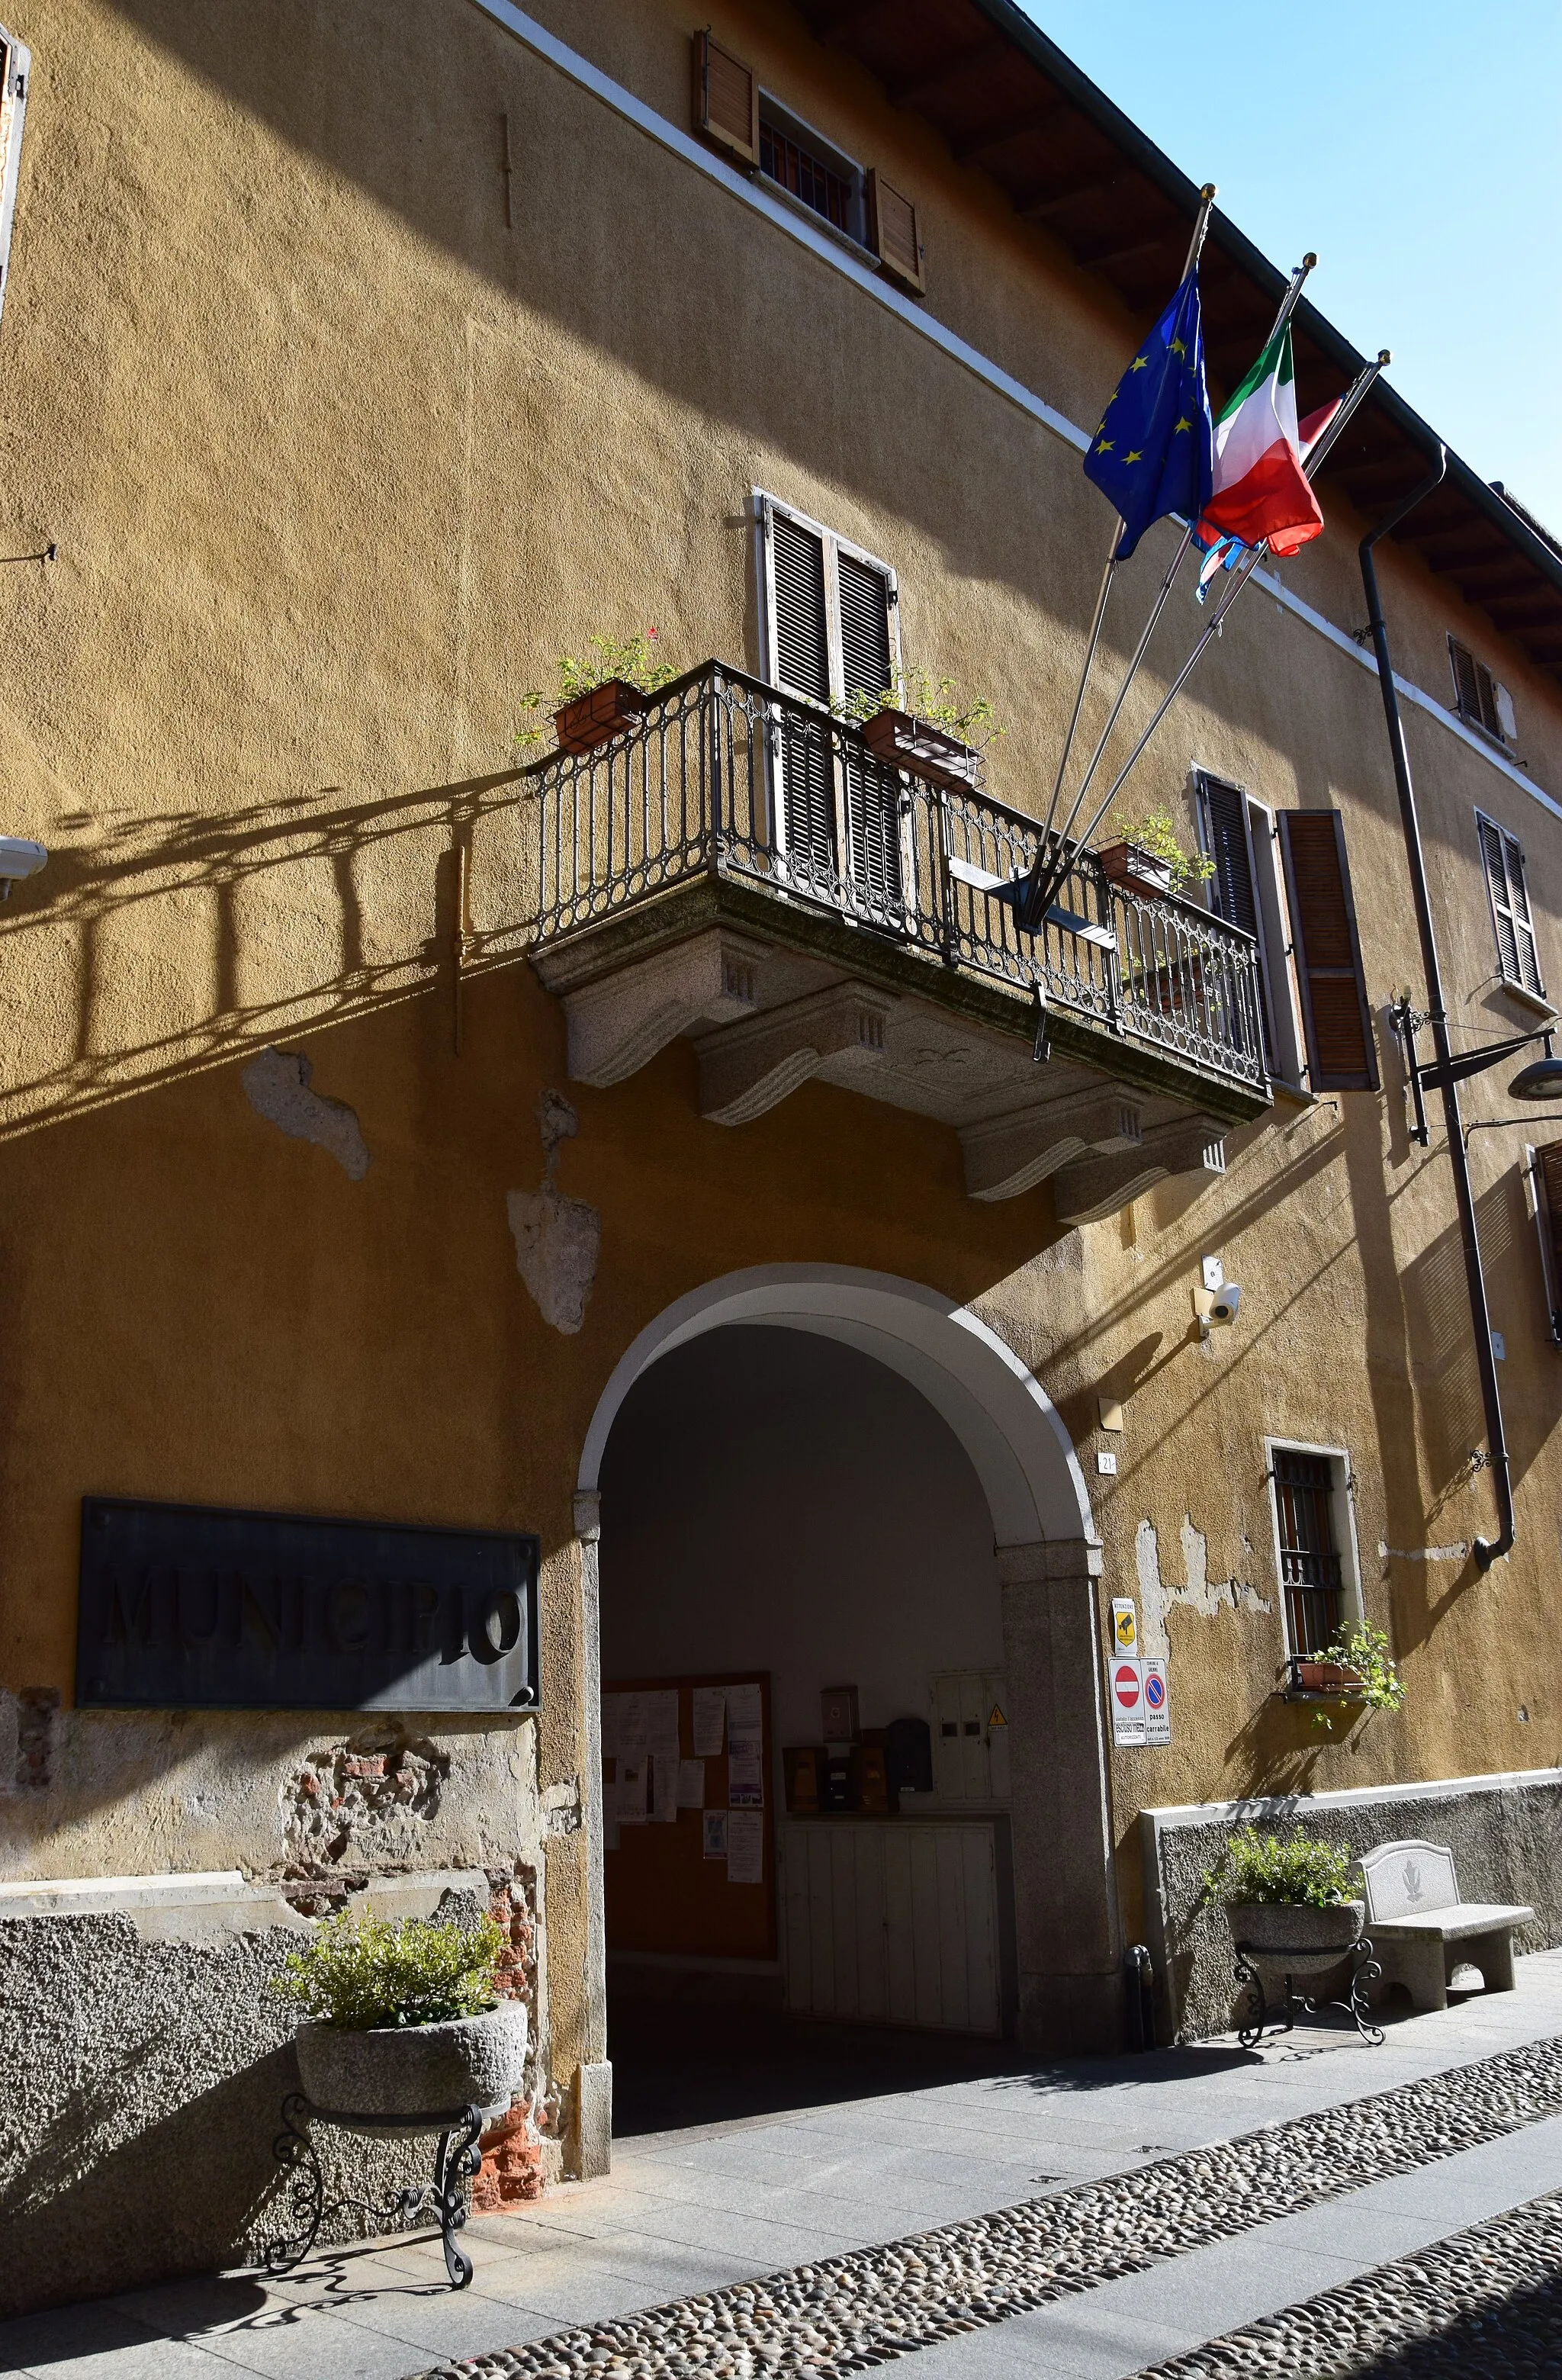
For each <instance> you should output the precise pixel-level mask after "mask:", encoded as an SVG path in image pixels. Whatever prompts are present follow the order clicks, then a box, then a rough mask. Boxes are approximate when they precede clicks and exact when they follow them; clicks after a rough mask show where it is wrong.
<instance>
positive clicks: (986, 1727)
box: [928, 1670, 1009, 1803]
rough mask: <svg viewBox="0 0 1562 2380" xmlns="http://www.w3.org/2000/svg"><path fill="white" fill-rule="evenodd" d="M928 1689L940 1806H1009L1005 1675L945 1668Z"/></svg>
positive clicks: (936, 1785) (1007, 1712) (997, 1672)
mask: <svg viewBox="0 0 1562 2380" xmlns="http://www.w3.org/2000/svg"><path fill="white" fill-rule="evenodd" d="M928 1686H929V1690H930V1693H931V1696H932V1704H933V1780H934V1786H935V1789H936V1791H937V1792H938V1799H939V1802H940V1803H951V1802H966V1803H994V1802H1007V1801H1008V1799H1009V1689H1008V1686H1007V1684H1006V1682H1005V1680H1004V1675H1003V1671H1002V1670H940V1671H939V1672H938V1674H937V1675H936V1676H935V1677H933V1678H931V1679H929V1681H928Z"/></svg>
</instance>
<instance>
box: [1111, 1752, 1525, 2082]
mask: <svg viewBox="0 0 1562 2380" xmlns="http://www.w3.org/2000/svg"><path fill="white" fill-rule="evenodd" d="M1139 1827H1140V1844H1141V1850H1142V1852H1143V1856H1144V1909H1145V1927H1146V1935H1147V1939H1148V1942H1149V1948H1150V1955H1151V1958H1152V1959H1153V1960H1154V1961H1155V1968H1156V2000H1157V2007H1158V2010H1159V2029H1160V2032H1161V2037H1162V2038H1163V2040H1168V2041H1195V2040H1198V2039H1200V2038H1201V2037H1202V2036H1204V2035H1205V2034H1212V2033H1224V2032H1226V2031H1227V2030H1229V2027H1230V2026H1231V2025H1232V2024H1233V2022H1235V2020H1236V2012H1237V2009H1238V2005H1239V2001H1240V1998H1241V1995H1240V1993H1239V1991H1238V1987H1237V1984H1236V1980H1235V1977H1234V1976H1233V1973H1232V1961H1231V1941H1230V1935H1229V1930H1228V1928H1227V1925H1226V1919H1225V1914H1224V1912H1223V1911H1222V1910H1220V1909H1219V1908H1218V1907H1214V1908H1211V1907H1206V1906H1205V1900H1204V1878H1205V1872H1206V1871H1207V1870H1208V1869H1211V1868H1214V1867H1216V1866H1217V1864H1218V1863H1219V1860H1220V1856H1221V1853H1222V1851H1223V1849H1224V1847H1225V1844H1226V1842H1227V1840H1228V1838H1229V1836H1230V1835H1231V1833H1232V1832H1233V1830H1234V1829H1235V1828H1238V1827H1256V1828H1259V1829H1260V1830H1261V1831H1262V1832H1265V1833H1272V1832H1277V1831H1278V1832H1285V1831H1289V1830H1290V1828H1296V1827H1300V1828H1303V1829H1304V1830H1305V1831H1306V1832H1307V1833H1308V1834H1311V1835H1315V1836H1316V1837H1318V1839H1319V1840H1322V1841H1326V1842H1331V1843H1349V1844H1350V1848H1351V1850H1352V1851H1353V1852H1365V1851H1371V1850H1373V1849H1374V1847H1375V1846H1376V1845H1377V1844H1379V1843H1391V1842H1398V1841H1400V1840H1405V1839H1413V1840H1421V1841H1424V1842H1434V1843H1447V1845H1448V1846H1449V1848H1450V1849H1451V1850H1452V1852H1453V1855H1454V1866H1455V1870H1456V1872H1457V1874H1458V1876H1459V1892H1460V1894H1461V1895H1462V1897H1463V1898H1464V1899H1465V1900H1504V1901H1522V1902H1527V1903H1528V1904H1529V1906H1530V1907H1531V1908H1532V1909H1533V1910H1534V1913H1535V1923H1534V1924H1533V1925H1531V1926H1526V1927H1525V1928H1524V1929H1523V1931H1522V1932H1521V1933H1520V1935H1518V1936H1517V1937H1515V1947H1516V1948H1517V1949H1520V1950H1542V1949H1548V1948H1549V1947H1550V1946H1551V1945H1552V1944H1554V1943H1556V1942H1562V1769H1556V1768H1532V1769H1524V1770H1521V1771H1520V1772H1519V1773H1517V1774H1515V1775H1512V1776H1505V1777H1451V1778H1440V1779H1435V1780H1434V1781H1433V1782H1431V1783H1429V1784H1424V1785H1388V1786H1380V1787H1377V1788H1375V1789H1374V1788H1372V1787H1365V1786H1362V1787H1353V1788H1351V1789H1350V1791H1346V1792H1340V1793H1312V1794H1296V1795H1288V1796H1284V1797H1277V1798H1274V1799H1267V1800H1263V1801H1253V1802H1205V1803H1186V1804H1183V1805H1181V1806H1180V1807H1177V1808H1172V1809H1164V1810H1144V1811H1142V1812H1141V1813H1140V1818H1139Z"/></svg>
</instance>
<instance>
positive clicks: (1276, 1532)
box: [1264, 1438, 1363, 1661]
mask: <svg viewBox="0 0 1562 2380" xmlns="http://www.w3.org/2000/svg"><path fill="white" fill-rule="evenodd" d="M1277 1454H1313V1455H1321V1456H1322V1457H1323V1458H1324V1459H1325V1461H1326V1463H1328V1466H1329V1517H1330V1519H1331V1520H1332V1521H1333V1524H1334V1539H1335V1544H1336V1546H1337V1548H1338V1552H1339V1613H1340V1621H1341V1624H1342V1625H1343V1626H1344V1627H1347V1628H1350V1627H1357V1628H1359V1627H1360V1626H1361V1625H1362V1613H1363V1605H1362V1562H1361V1554H1360V1550H1359V1548H1358V1547H1357V1543H1356V1480H1355V1474H1354V1473H1353V1472H1352V1470H1351V1468H1350V1450H1349V1449H1348V1448H1346V1447H1343V1446H1314V1445H1312V1444H1310V1443H1309V1441H1308V1440H1307V1439H1304V1438H1266V1439H1265V1440H1264V1473H1265V1480H1266V1482H1267V1484H1268V1488H1269V1529H1270V1536H1271V1542H1272V1545H1273V1548H1274V1556H1275V1592H1276V1596H1277V1598H1278V1602H1279V1611H1280V1638H1281V1642H1282V1644H1283V1645H1284V1646H1285V1657H1286V1658H1287V1660H1288V1661H1298V1660H1304V1659H1305V1658H1306V1657H1307V1655H1308V1654H1309V1653H1311V1652H1313V1651H1314V1650H1315V1647H1314V1646H1313V1645H1293V1644H1292V1643H1291V1641H1290V1612H1289V1610H1288V1609H1287V1605H1286V1578H1285V1564H1284V1562H1283V1560H1281V1557H1280V1500H1279V1497H1278V1496H1277V1493H1276V1490H1275V1457H1276V1455H1277Z"/></svg>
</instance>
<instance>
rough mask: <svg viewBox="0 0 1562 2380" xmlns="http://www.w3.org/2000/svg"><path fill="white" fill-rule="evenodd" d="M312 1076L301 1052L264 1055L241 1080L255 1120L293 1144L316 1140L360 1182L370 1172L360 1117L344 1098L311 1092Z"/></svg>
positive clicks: (245, 1071)
mask: <svg viewBox="0 0 1562 2380" xmlns="http://www.w3.org/2000/svg"><path fill="white" fill-rule="evenodd" d="M313 1074H314V1067H313V1064H312V1063H311V1062H310V1061H309V1059H308V1058H306V1057H305V1055H304V1053H303V1051H302V1050H261V1052H260V1056H259V1057H258V1058H252V1059H251V1060H250V1062H249V1063H248V1066H246V1068H245V1069H244V1072H243V1074H242V1075H241V1076H240V1077H239V1079H240V1081H241V1082H242V1083H243V1085H244V1095H245V1097H246V1099H248V1101H249V1104H250V1106H251V1107H252V1108H253V1109H254V1111H255V1112H256V1114H257V1115H260V1116H264V1117H265V1119H266V1122H267V1123H274V1124H275V1125H276V1127H277V1129H278V1131H279V1132H285V1133H286V1134H287V1135H288V1137H289V1138H290V1139H292V1140H309V1141H312V1142H313V1143H314V1145H315V1147H317V1148H323V1149H324V1150H325V1151H326V1153H327V1154H328V1155H329V1156H331V1157H333V1158H334V1159H335V1160H336V1162H337V1164H338V1165H339V1166H340V1167H341V1169H342V1171H343V1172H344V1173H345V1175H346V1177H347V1179H348V1181H349V1182H361V1181H362V1180H363V1177H364V1175H365V1174H366V1173H367V1172H368V1171H369V1150H368V1148H367V1147H366V1146H365V1144H364V1137H363V1134H362V1133H361V1132H360V1131H359V1129H358V1120H357V1116H356V1115H355V1114H354V1112H353V1111H352V1109H351V1108H350V1107H349V1106H348V1105H347V1103H346V1101H345V1099H326V1098H324V1097H323V1096H322V1095H321V1093H320V1092H319V1091H311V1090H310V1088H309V1082H310V1078H311V1077H312V1075H313Z"/></svg>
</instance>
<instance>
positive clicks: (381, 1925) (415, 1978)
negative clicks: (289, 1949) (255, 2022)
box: [272, 1910, 504, 2033]
mask: <svg viewBox="0 0 1562 2380" xmlns="http://www.w3.org/2000/svg"><path fill="white" fill-rule="evenodd" d="M503 1948H504V1937H503V1933H502V1932H501V1930H500V1928H499V1927H498V1926H497V1925H495V1924H494V1921H493V1919H492V1918H491V1917H482V1918H479V1920H478V1925H477V1927H476V1929H475V1930H473V1929H470V1928H468V1927H466V1926H464V1925H453V1924H442V1923H440V1922H438V1921H437V1920H435V1919H432V1918H427V1917H404V1918H402V1919H400V1920H399V1922H397V1923H395V1924H394V1925H393V1924H391V1923H389V1922H388V1921H387V1920H386V1919H384V1918H382V1917H371V1916H370V1915H369V1913H368V1911H367V1910H366V1911H365V1912H364V1913H362V1915H355V1914H353V1913H348V1912H344V1913H343V1914H342V1915H341V1916H340V1917H333V1918H328V1919H327V1920H326V1921H325V1922H324V1923H323V1924H322V1925H321V1926H320V1927H319V1928H318V1929H317V1931H316V1933H315V1937H314V1939H313V1940H312V1941H311V1942H309V1943H308V1944H307V1945H306V1946H305V1948H304V1949H301V1950H295V1951H294V1952H293V1953H292V1955H291V1956H290V1957H289V1958H288V1959H287V1961H286V1962H285V1965H284V1967H283V1970H282V1973H281V1974H280V1975H277V1976H276V1977H274V1978H273V1983H272V1988H273V1990H276V1991H279V1992H282V1993H285V1995H286V1996H287V1997H288V1998H291V1999H296V2000H297V2001H298V2003H299V2004H300V2006H301V2007H302V2009H303V2010H304V2013H305V2015H306V2016H310V2017H315V2018H319V2019H322V2020H323V2021H324V2022H325V2023H327V2024H333V2025H337V2026H339V2027H340V2028H341V2029H342V2031H343V2032H345V2033H368V2032H369V2031H370V2030H371V2029H372V2028H373V2027H376V2026H381V2025H412V2024H448V2023H449V2022H451V2020H452V2019H453V2018H454V2017H462V2016H480V2015H481V2014H482V2012H483V2010H485V2009H490V2008H492V2007H493V2006H494V2003H495V2000H496V1998H497V1994H496V1991H495V1988H494V1976H495V1971H496V1968H497V1964H498V1960H499V1956H500V1953H501V1951H502V1950H503Z"/></svg>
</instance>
